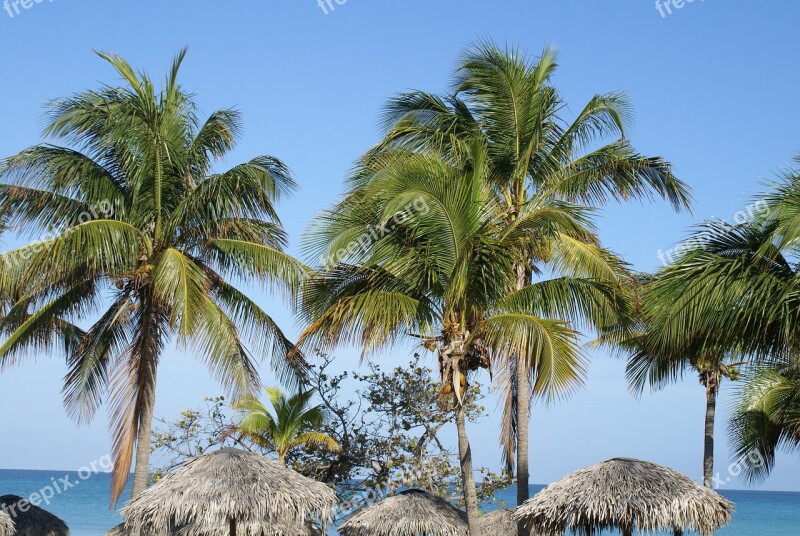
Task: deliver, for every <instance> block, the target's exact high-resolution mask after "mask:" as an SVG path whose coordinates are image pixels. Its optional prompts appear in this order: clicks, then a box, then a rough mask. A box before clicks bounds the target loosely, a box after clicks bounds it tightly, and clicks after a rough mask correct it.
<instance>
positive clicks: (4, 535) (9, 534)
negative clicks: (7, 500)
mask: <svg viewBox="0 0 800 536" xmlns="http://www.w3.org/2000/svg"><path fill="white" fill-rule="evenodd" d="M14 530H15V529H14V523H12V522H11V518H10V517H8V514H7V513H5V512H4V511H3V510H0V536H14Z"/></svg>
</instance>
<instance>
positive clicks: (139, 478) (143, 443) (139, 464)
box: [131, 356, 157, 498]
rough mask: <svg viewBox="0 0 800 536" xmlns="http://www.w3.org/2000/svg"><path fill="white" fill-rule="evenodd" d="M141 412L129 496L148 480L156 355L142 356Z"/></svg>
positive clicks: (154, 402)
mask: <svg viewBox="0 0 800 536" xmlns="http://www.w3.org/2000/svg"><path fill="white" fill-rule="evenodd" d="M142 359H143V360H145V365H144V366H143V367H142V375H141V377H140V378H139V381H140V382H141V412H140V414H139V430H138V432H137V435H136V466H135V468H134V470H133V489H132V490H131V497H132V498H133V497H137V496H138V495H139V494H141V493H142V492H143V491H144V490H145V489H147V483H148V482H149V481H150V440H151V435H152V431H153V416H154V414H155V406H156V360H157V358H156V356H142Z"/></svg>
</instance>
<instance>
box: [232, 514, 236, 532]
mask: <svg viewBox="0 0 800 536" xmlns="http://www.w3.org/2000/svg"><path fill="white" fill-rule="evenodd" d="M231 536H236V519H234V518H231Z"/></svg>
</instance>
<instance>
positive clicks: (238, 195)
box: [0, 52, 305, 499]
mask: <svg viewBox="0 0 800 536" xmlns="http://www.w3.org/2000/svg"><path fill="white" fill-rule="evenodd" d="M184 54H185V52H182V53H181V54H180V55H179V56H178V57H177V58H176V60H175V62H174V64H173V66H172V69H171V71H170V72H169V75H168V76H167V77H166V79H165V81H164V87H163V89H162V90H161V91H157V90H156V88H155V87H154V84H153V83H152V81H151V80H150V79H149V78H148V77H147V75H145V74H137V73H136V72H134V70H133V69H132V68H131V66H130V65H129V64H128V63H127V62H126V61H125V60H123V59H121V58H119V57H117V56H112V55H107V54H100V55H101V56H102V57H103V58H104V59H105V60H107V61H108V62H109V63H110V64H111V65H112V66H113V67H114V68H115V69H116V71H117V73H118V74H119V75H121V76H122V78H123V79H124V81H125V83H126V84H127V85H126V86H125V87H121V88H112V87H104V88H103V89H101V90H98V91H87V92H85V93H81V94H78V95H75V96H72V97H70V98H67V99H63V100H58V101H55V102H53V103H52V104H51V106H50V112H49V115H48V123H47V127H46V129H45V134H46V135H49V136H51V137H53V138H55V139H57V140H59V141H61V142H63V143H65V144H66V145H68V146H59V145H40V146H36V147H32V148H30V149H27V150H24V151H22V152H21V153H19V154H17V155H16V156H13V157H11V158H9V159H7V160H5V161H4V162H3V163H2V168H0V176H2V177H3V178H5V179H6V180H7V182H6V184H3V185H0V189H1V190H2V193H3V196H2V201H1V202H0V218H2V220H3V221H4V222H5V223H6V224H8V225H11V226H14V227H16V228H17V229H19V230H20V231H23V232H28V233H37V232H42V231H44V230H45V229H46V228H47V227H48V226H50V227H52V228H55V229H57V232H55V233H54V235H53V236H52V237H50V238H48V239H47V240H45V241H43V242H39V243H34V244H31V245H29V246H25V247H21V248H19V249H16V250H14V251H11V252H9V253H6V254H4V255H3V256H2V261H3V262H2V285H3V291H4V294H5V295H7V296H14V297H15V299H16V303H14V304H13V305H12V306H11V307H10V308H9V310H8V311H7V314H6V315H5V316H4V318H3V319H2V323H1V324H0V329H2V331H3V333H5V334H7V335H8V338H7V340H6V341H5V343H4V344H3V345H2V347H0V366H8V365H10V364H12V363H14V362H15V360H16V359H18V358H20V357H22V356H23V355H24V353H25V351H26V350H31V349H36V350H44V349H51V348H56V346H55V344H56V343H57V342H59V341H60V343H61V345H60V346H59V348H61V349H62V350H64V351H65V352H66V354H67V357H68V364H69V373H68V375H67V377H66V383H65V387H64V396H65V401H66V405H67V407H68V409H69V411H70V413H71V414H72V415H74V416H75V417H76V418H78V419H80V420H86V419H90V418H91V417H92V416H93V414H94V412H95V410H96V409H97V408H98V406H99V405H100V403H101V402H102V400H103V398H104V397H105V395H106V394H107V393H110V402H111V419H112V429H113V451H114V454H115V465H114V479H113V482H114V490H113V498H114V499H116V498H118V497H119V494H120V493H121V490H122V486H123V485H124V483H125V481H126V480H127V477H128V474H129V468H130V466H131V461H132V457H133V450H134V446H135V444H136V443H137V437H138V445H139V446H138V450H137V477H140V478H138V479H137V480H135V482H134V484H135V485H134V488H135V489H134V495H135V494H136V492H137V491H141V489H143V487H144V485H145V484H146V472H147V457H148V454H149V434H150V421H151V420H152V412H153V405H154V397H155V376H156V368H157V364H158V361H159V357H160V355H161V352H162V350H163V349H164V347H165V345H166V344H168V343H169V342H170V340H171V339H172V338H173V337H176V338H177V340H178V341H179V343H180V344H181V345H183V346H186V347H190V348H191V350H192V351H193V353H195V354H196V355H197V357H198V358H199V359H201V360H202V361H203V362H204V363H205V364H206V365H207V366H208V368H209V369H210V371H211V372H212V374H213V375H214V376H215V377H216V378H217V379H218V380H219V381H220V382H221V383H222V384H223V385H224V386H225V387H226V388H228V390H229V391H231V393H232V395H234V396H242V395H244V394H247V393H252V392H253V391H254V389H256V388H257V386H258V385H259V380H258V374H257V370H256V364H255V363H254V361H253V359H252V357H251V354H252V355H254V356H264V355H271V356H272V363H273V365H275V367H276V368H277V369H278V370H280V371H281V372H282V373H284V374H287V375H288V376H292V374H293V371H294V369H298V370H299V368H298V367H299V366H300V362H301V359H299V358H298V359H297V362H295V363H290V362H289V361H287V360H286V357H287V354H288V352H289V350H290V349H291V347H292V345H291V344H290V342H289V341H288V339H287V338H286V337H285V336H284V334H283V333H282V332H281V330H280V329H279V328H278V326H277V325H276V323H275V322H274V321H273V320H272V319H271V318H270V316H269V315H267V313H265V312H264V311H263V310H262V309H261V308H260V307H259V306H258V305H257V304H256V303H255V302H253V301H252V300H250V299H249V298H247V297H246V296H245V295H244V294H243V293H242V292H240V291H239V290H237V288H236V287H235V286H233V284H232V282H231V281H232V280H237V279H238V280H242V279H245V278H250V277H253V276H255V277H257V278H259V279H261V280H262V281H266V282H269V283H270V284H274V285H275V286H276V287H278V288H279V289H282V290H283V291H284V292H285V294H286V295H287V296H288V297H292V296H293V295H294V294H295V292H296V291H297V289H298V286H299V284H300V281H301V278H302V276H303V274H304V271H305V269H304V267H303V266H302V265H301V264H300V263H299V262H297V261H295V260H293V259H292V258H291V257H289V256H287V255H286V254H285V253H283V252H282V247H283V246H284V244H285V241H286V237H285V234H284V232H283V230H282V228H281V225H280V221H279V219H278V217H277V214H276V212H275V208H274V203H275V201H277V200H278V199H280V198H281V196H283V195H285V194H288V193H289V192H290V191H291V190H292V189H293V188H294V182H293V181H292V179H291V177H290V174H289V171H288V170H287V168H286V166H285V165H284V164H282V163H281V162H280V161H279V160H277V159H275V158H272V157H269V156H261V157H257V158H254V159H252V160H250V161H249V162H246V163H244V164H241V165H238V166H236V167H234V168H232V169H230V170H228V171H225V172H222V173H215V172H214V171H213V166H214V164H215V162H216V160H217V159H219V158H222V157H223V156H224V155H225V154H226V153H227V152H228V151H230V150H231V149H232V148H233V146H234V144H235V141H236V139H237V136H238V135H239V132H240V118H239V115H238V113H237V112H236V111H234V110H221V111H217V112H215V113H213V114H211V116H210V117H209V118H208V119H207V120H206V121H205V122H204V123H201V122H199V121H198V118H197V115H196V110H195V106H194V103H193V101H192V100H191V95H189V94H187V93H185V92H184V91H182V90H181V88H180V86H179V85H178V81H177V75H178V69H179V67H180V64H181V62H182V60H183V57H184ZM97 207H103V208H104V210H102V211H98V210H97ZM98 316H99V318H98ZM90 318H91V319H96V321H95V322H94V324H93V325H92V326H91V327H90V328H89V329H88V330H85V331H84V330H83V329H80V328H79V327H78V326H77V325H76V324H75V323H74V322H77V321H81V320H87V319H90ZM140 464H143V467H140ZM142 472H143V475H144V478H141V476H142Z"/></svg>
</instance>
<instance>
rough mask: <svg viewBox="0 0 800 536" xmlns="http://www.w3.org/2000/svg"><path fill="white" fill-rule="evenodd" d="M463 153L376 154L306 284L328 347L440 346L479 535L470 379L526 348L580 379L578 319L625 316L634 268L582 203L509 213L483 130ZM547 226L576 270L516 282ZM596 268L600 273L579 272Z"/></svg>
mask: <svg viewBox="0 0 800 536" xmlns="http://www.w3.org/2000/svg"><path fill="white" fill-rule="evenodd" d="M463 155H464V158H463V159H462V160H461V161H459V162H457V163H456V162H453V161H451V160H449V159H448V158H446V157H440V156H438V155H429V154H413V153H401V154H394V155H387V156H386V157H385V158H381V159H377V160H373V162H372V165H373V166H374V167H373V168H372V170H371V172H370V173H369V175H368V176H367V175H366V174H365V175H364V177H363V179H362V180H360V181H359V183H358V184H357V185H355V186H354V188H353V189H352V190H351V191H350V192H349V193H348V195H347V197H346V198H345V200H344V201H342V203H340V204H339V205H338V206H337V207H335V208H334V209H333V210H332V211H330V212H329V213H327V214H326V215H325V216H324V217H323V218H322V219H320V220H319V221H318V222H317V223H316V225H315V227H314V230H313V231H312V233H311V234H310V235H309V239H308V242H307V245H308V252H309V253H311V254H314V255H317V254H318V255H320V258H322V259H334V260H335V262H334V263H332V266H330V267H329V268H328V269H327V270H325V271H323V272H322V273H321V274H320V275H319V276H318V277H316V278H314V279H312V280H311V281H310V282H309V283H308V287H307V288H306V290H305V291H304V293H303V311H304V313H305V315H306V316H307V318H308V320H309V322H310V326H309V327H308V329H307V330H306V331H305V332H304V333H303V335H302V336H301V343H302V344H306V345H310V346H311V347H314V348H322V349H327V348H330V347H332V346H335V345H337V344H340V343H357V344H359V345H360V346H361V347H362V348H363V351H364V354H369V353H371V352H373V351H375V350H377V349H379V348H382V347H384V346H387V345H391V344H393V343H395V342H397V341H398V340H399V339H400V338H401V337H411V338H412V339H414V340H419V341H421V343H422V344H423V345H424V346H425V347H426V348H427V349H429V350H431V351H435V352H436V353H437V355H438V358H439V371H440V374H441V394H442V399H443V402H444V403H448V404H455V408H456V413H455V420H456V426H457V430H458V450H459V459H460V464H461V474H462V483H463V491H464V502H465V504H466V509H467V517H468V522H469V529H470V534H471V535H473V536H475V535H479V534H480V532H479V527H478V525H477V497H476V488H475V480H474V474H473V469H472V457H471V451H470V444H469V440H468V436H467V433H466V426H465V419H464V410H463V402H464V396H465V393H466V392H467V385H468V378H469V376H470V375H471V374H472V373H473V372H475V371H477V370H479V369H481V368H488V367H489V366H491V365H492V364H493V363H496V364H497V365H500V364H501V363H503V362H504V361H505V360H507V359H509V358H510V356H520V357H521V359H525V360H526V361H528V362H531V363H536V364H537V367H538V374H537V377H536V382H537V383H536V387H537V389H539V390H541V391H547V392H551V393H553V392H558V391H562V390H565V389H568V388H570V387H571V386H573V385H574V384H575V383H576V382H577V381H579V380H580V378H581V376H582V372H583V370H584V356H583V354H582V352H581V350H580V348H579V346H578V344H577V332H576V331H575V330H574V329H573V328H572V327H570V320H573V319H578V318H585V319H587V321H588V322H596V323H599V324H602V325H607V324H613V323H616V322H617V321H618V320H619V318H618V314H617V312H618V311H619V310H623V309H624V302H623V300H622V299H621V298H622V293H621V292H620V274H623V273H624V269H623V266H622V265H621V263H620V262H619V261H618V259H616V257H614V256H613V255H611V254H609V253H608V252H606V251H604V250H602V249H601V248H600V247H599V246H598V245H597V242H596V238H595V237H594V235H593V234H592V232H591V231H590V230H589V229H590V225H589V221H588V215H587V213H586V211H585V210H583V209H579V208H577V207H573V206H569V205H567V204H561V205H559V206H557V207H554V206H538V205H536V204H535V203H529V204H527V205H525V206H524V207H522V209H521V211H520V214H519V217H518V218H516V219H515V221H514V222H512V223H511V224H507V222H506V220H505V219H504V217H503V214H504V211H503V210H502V207H501V206H500V204H499V203H498V200H497V197H496V196H495V194H494V192H493V189H492V184H491V182H490V171H491V169H490V168H489V167H488V165H487V164H488V156H489V154H488V147H487V146H486V145H485V144H484V143H483V140H482V139H481V138H480V137H478V138H476V139H475V140H473V142H472V143H471V145H470V146H469V147H467V148H466V150H465V152H464V153H463ZM378 161H379V162H380V164H378ZM374 229H381V230H382V231H381V232H380V233H377V234H373V233H372V231H373V230H374ZM542 236H546V238H547V242H546V247H547V248H548V250H549V255H550V257H551V258H552V259H553V265H554V266H556V267H560V268H561V271H562V272H563V273H564V274H565V275H563V277H558V278H554V279H551V280H545V281H541V282H539V283H537V284H535V285H531V286H529V287H527V288H525V289H521V290H515V282H516V278H515V274H514V271H513V265H514V260H515V259H514V251H515V249H514V248H515V245H516V244H518V243H520V242H521V241H523V240H526V238H527V239H528V240H529V241H530V242H535V241H536V240H537V239H538V238H539V237H542ZM365 237H367V238H370V237H371V239H364V238H365ZM530 246H531V247H534V246H535V247H538V248H541V247H545V246H543V245H542V244H538V243H530ZM337 252H338V253H337ZM343 252H344V253H343ZM586 271H589V272H591V273H592V277H580V276H579V274H582V273H584V272H586Z"/></svg>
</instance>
